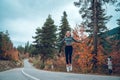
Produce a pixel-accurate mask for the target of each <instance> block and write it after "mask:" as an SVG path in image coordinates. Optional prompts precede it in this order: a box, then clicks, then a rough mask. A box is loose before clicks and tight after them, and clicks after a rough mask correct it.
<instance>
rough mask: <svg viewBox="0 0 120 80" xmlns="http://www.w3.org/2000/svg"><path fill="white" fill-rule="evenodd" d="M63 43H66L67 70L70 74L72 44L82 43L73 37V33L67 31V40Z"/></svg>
mask: <svg viewBox="0 0 120 80" xmlns="http://www.w3.org/2000/svg"><path fill="white" fill-rule="evenodd" d="M63 42H64V43H65V57H66V70H67V72H69V71H72V53H73V47H72V43H73V42H78V43H80V41H77V40H75V39H74V38H73V37H72V36H71V32H70V31H67V32H66V34H65V38H64V39H63V40H62V41H61V42H60V43H63Z"/></svg>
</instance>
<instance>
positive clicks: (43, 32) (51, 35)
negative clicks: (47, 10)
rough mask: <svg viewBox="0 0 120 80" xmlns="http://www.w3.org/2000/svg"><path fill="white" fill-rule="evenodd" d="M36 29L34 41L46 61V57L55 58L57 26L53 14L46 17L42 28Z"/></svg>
mask: <svg viewBox="0 0 120 80" xmlns="http://www.w3.org/2000/svg"><path fill="white" fill-rule="evenodd" d="M36 30H37V32H36V36H35V37H34V39H35V41H34V43H35V47H36V49H37V51H38V53H39V54H40V55H41V58H42V60H43V63H44V61H45V60H46V59H48V58H53V56H54V48H55V42H56V30H57V27H56V26H55V25H54V20H53V19H52V18H51V15H49V16H48V18H47V19H46V22H45V23H44V25H43V27H42V29H40V28H37V29H36Z"/></svg>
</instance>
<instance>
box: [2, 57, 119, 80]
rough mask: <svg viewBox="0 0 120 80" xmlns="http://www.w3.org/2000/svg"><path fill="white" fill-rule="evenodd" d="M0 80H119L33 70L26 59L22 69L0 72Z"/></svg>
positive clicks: (110, 77) (98, 76) (116, 79)
mask: <svg viewBox="0 0 120 80" xmlns="http://www.w3.org/2000/svg"><path fill="white" fill-rule="evenodd" d="M0 80H120V77H115V76H100V75H87V74H73V73H65V72H50V71H43V70H38V69H35V68H34V67H33V66H32V65H31V64H30V63H29V62H28V60H27V59H26V60H24V68H17V69H12V70H8V71H4V72H0Z"/></svg>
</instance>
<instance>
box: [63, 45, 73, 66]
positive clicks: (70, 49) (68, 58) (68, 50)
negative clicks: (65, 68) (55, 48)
mask: <svg viewBox="0 0 120 80" xmlns="http://www.w3.org/2000/svg"><path fill="white" fill-rule="evenodd" d="M72 52H73V47H72V46H66V47H65V57H66V64H71V63H72Z"/></svg>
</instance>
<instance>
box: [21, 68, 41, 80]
mask: <svg viewBox="0 0 120 80" xmlns="http://www.w3.org/2000/svg"><path fill="white" fill-rule="evenodd" d="M22 73H23V74H24V75H25V76H27V77H29V78H32V79H33V80H40V79H38V78H36V77H34V76H31V75H29V74H27V73H25V72H24V71H23V69H22Z"/></svg>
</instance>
